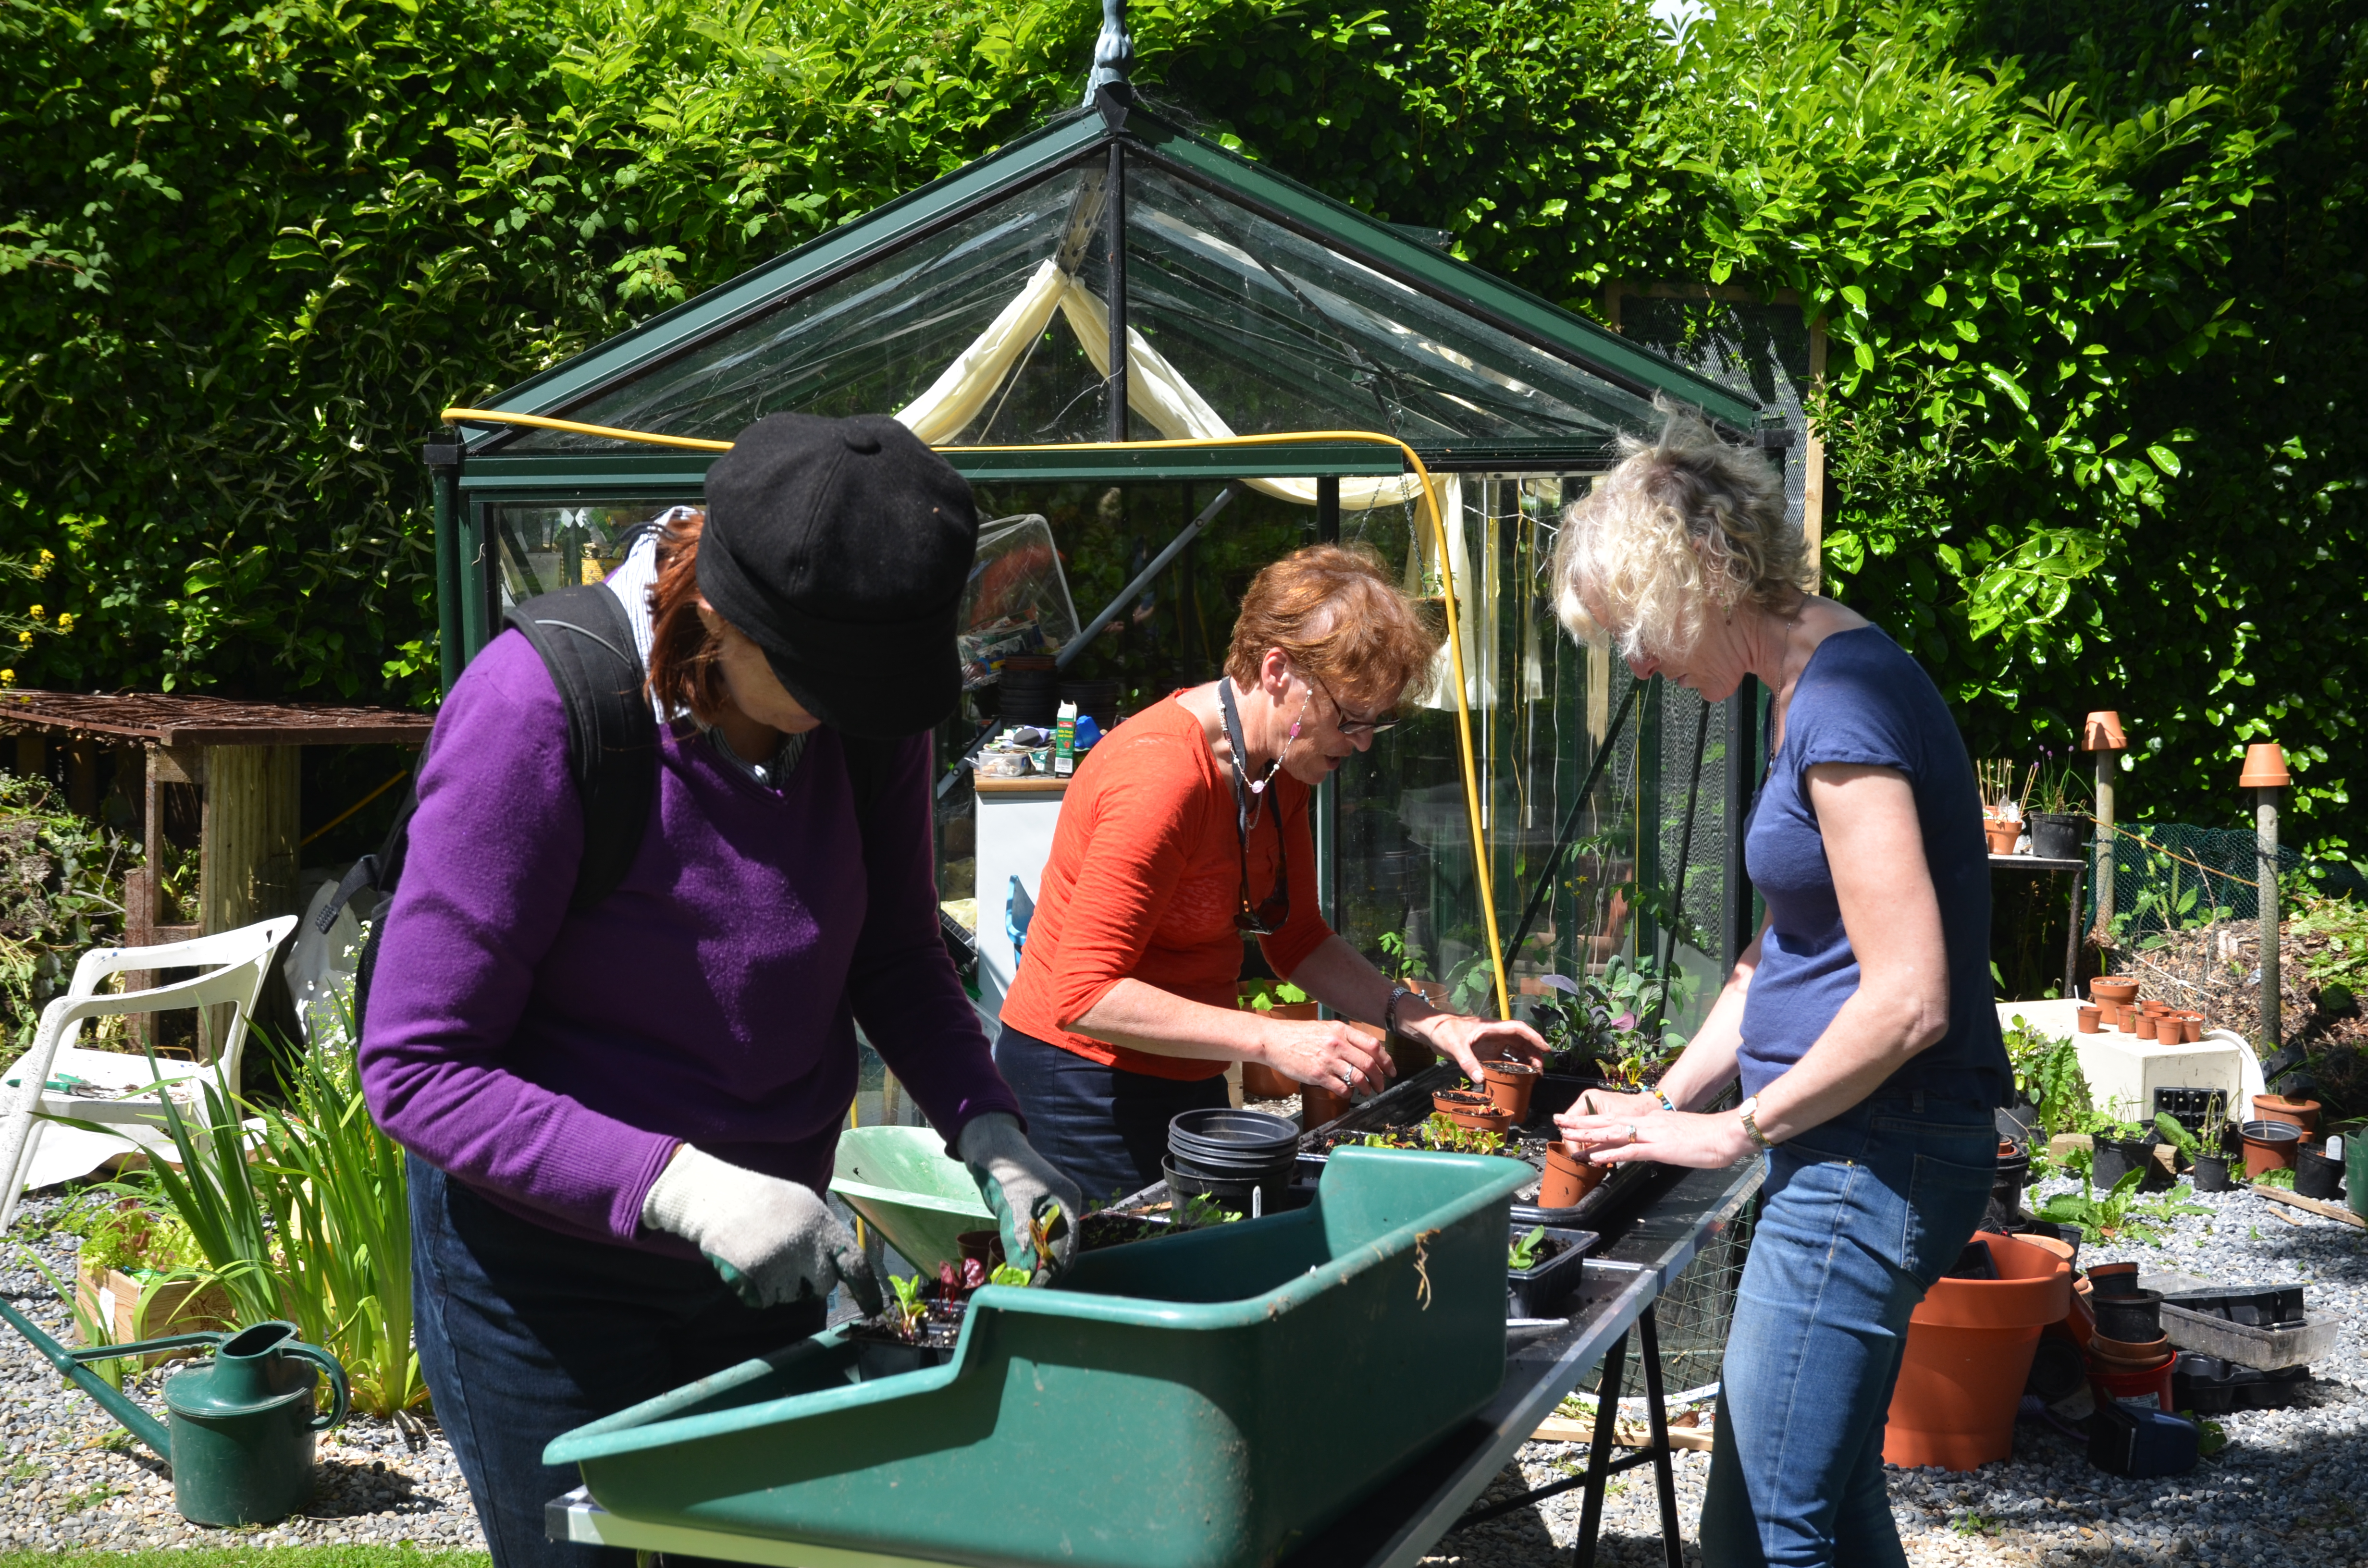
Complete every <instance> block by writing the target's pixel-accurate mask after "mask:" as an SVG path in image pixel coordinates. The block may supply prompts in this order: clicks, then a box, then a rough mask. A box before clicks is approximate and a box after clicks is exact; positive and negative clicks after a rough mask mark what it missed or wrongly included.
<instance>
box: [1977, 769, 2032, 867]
mask: <svg viewBox="0 0 2368 1568" xmlns="http://www.w3.org/2000/svg"><path fill="white" fill-rule="evenodd" d="M2032 771H2033V773H2036V771H2037V769H2036V768H2035V767H2034V768H2033V770H2032ZM1975 776H1976V778H1978V779H1979V780H1980V784H1981V792H1982V835H1983V836H1984V837H1986V838H1987V839H1988V840H1989V845H1990V853H1991V854H1993V855H2011V854H2013V853H2014V851H2015V845H2016V844H2017V842H2018V841H2020V840H2021V837H2022V802H2023V798H2024V797H2025V796H2026V795H2028V794H2029V793H2030V792H2031V778H2029V777H2028V776H2026V777H2025V778H2024V779H2023V783H2022V788H2021V790H2017V789H2016V788H2015V778H2014V764H2013V763H2012V762H2011V761H2009V760H2008V759H2007V758H2004V757H1991V758H1988V759H1987V760H1986V761H1983V762H1980V763H1977V764H1975Z"/></svg>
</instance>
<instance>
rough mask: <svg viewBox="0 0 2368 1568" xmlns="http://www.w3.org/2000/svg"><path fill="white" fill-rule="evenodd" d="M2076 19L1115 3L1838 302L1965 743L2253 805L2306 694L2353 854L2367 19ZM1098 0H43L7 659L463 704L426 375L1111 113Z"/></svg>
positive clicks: (1840, 341) (1518, 188) (512, 349)
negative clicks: (1071, 109)
mask: <svg viewBox="0 0 2368 1568" xmlns="http://www.w3.org/2000/svg"><path fill="white" fill-rule="evenodd" d="M2065 10H2066V8H2065V7H2061V6H2044V5H2031V6H2018V5H2009V4H1982V3H1980V0H1959V3H1958V4H1955V5H1952V6H1936V7H1934V8H1931V9H1929V10H1918V9H1914V8H1910V7H1904V6H1902V7H1891V6H1851V5H1845V4H1841V3H1840V0H1823V3H1819V4H1809V5H1795V4H1787V5H1783V6H1779V5H1776V4H1774V3H1773V0H1731V3H1730V4H1728V5H1726V6H1723V7H1722V8H1721V13H1720V15H1719V16H1718V17H1714V18H1713V19H1712V20H1709V21H1706V22H1703V23H1702V24H1699V25H1698V26H1696V27H1695V28H1693V30H1692V32H1691V35H1690V37H1689V38H1688V40H1686V43H1685V46H1684V47H1683V48H1681V49H1680V48H1674V47H1672V46H1671V44H1670V41H1669V40H1668V39H1667V38H1666V37H1665V36H1664V35H1663V34H1661V33H1660V32H1658V31H1657V30H1656V27H1655V25H1654V24H1653V23H1652V22H1651V20H1650V18H1649V17H1648V16H1647V15H1646V14H1645V10H1644V8H1643V7H1640V6H1635V5H1633V4H1627V3H1615V0H1579V3H1578V4H1575V5H1574V4H1556V5H1547V4H1543V3H1538V0H1427V3H1407V4H1401V5H1395V6H1381V7H1376V8H1374V9H1372V10H1369V11H1368V10H1350V11H1341V12H1326V11H1323V10H1320V9H1317V10H1311V9H1307V8H1304V7H1300V6H1292V5H1287V4H1283V3H1281V0H1201V3H1196V4H1184V5H1142V4H1138V5H1137V6H1135V7H1134V17H1135V25H1136V28H1137V29H1138V43H1139V47H1140V49H1141V51H1142V65H1141V69H1140V73H1139V75H1140V78H1141V80H1142V81H1143V82H1144V84H1145V85H1146V87H1147V89H1148V90H1149V91H1151V92H1153V93H1154V94H1155V95H1156V96H1159V97H1162V98H1163V99H1164V100H1165V101H1168V102H1171V103H1174V104H1176V105H1178V106H1179V107H1180V108H1183V109H1184V110H1185V111H1187V112H1188V113H1189V114H1190V115H1193V116H1196V117H1198V118H1199V119H1200V120H1201V123H1203V124H1204V125H1206V126H1207V127H1208V128H1209V129H1211V130H1212V131H1214V132H1216V133H1217V134H1219V135H1221V136H1224V137H1225V138H1227V139H1228V140H1229V141H1231V142H1233V143H1234V144H1235V145H1238V146H1239V147H1241V148H1242V149H1243V150H1244V151H1245V152H1247V153H1250V154H1251V155H1253V156H1256V157H1260V158H1263V159H1266V160H1269V161H1270V162H1272V163H1274V164H1275V165H1278V166H1280V167H1281V168H1284V169H1286V170H1288V171H1289V172H1291V173H1292V174H1294V175H1296V176H1299V177H1301V178H1304V179H1307V180H1309V181H1311V182H1312V183H1315V184H1316V185H1318V186H1320V187H1324V188H1326V189H1327V190H1330V191H1332V192H1333V193H1335V194H1337V195H1339V196H1341V197H1343V198H1344V199H1349V200H1350V201H1353V202H1356V203H1358V204H1360V205H1361V206H1364V207H1366V208H1368V209H1370V210H1374V211H1375V212H1377V213H1379V214H1380V215H1382V216H1383V217H1386V218H1389V219H1391V220H1393V221H1395V222H1412V223H1422V224H1429V225H1434V226H1443V227H1446V228H1449V229H1451V230H1452V231H1453V233H1455V235H1456V239H1457V244H1458V246H1459V249H1460V250H1461V252H1462V254H1463V255H1465V256H1469V257H1470V258H1472V259H1473V260H1475V261H1477V262H1479V263H1481V264H1482V265H1484V266H1486V267H1491V268H1493V269H1495V270H1497V271H1499V272H1501V273H1503V274H1505V275H1507V276H1508V277H1511V278H1515V279H1516V280H1518V281H1519V282H1520V283H1522V284H1523V285H1525V286H1527V287H1529V288H1531V289H1532V290H1536V291H1538V292H1540V293H1542V294H1544V295H1546V296H1547V297H1549V298H1553V299H1556V300H1559V301H1563V302H1565V304H1568V305H1570V306H1572V307H1574V308H1577V309H1582V310H1588V309H1592V308H1594V304H1595V301H1597V300H1598V299H1599V298H1600V288H1601V285H1602V283H1603V282H1604V281H1606V280H1607V279H1610V278H1640V279H1641V278H1742V279H1745V280H1747V281H1749V282H1753V283H1757V284H1759V285H1761V286H1764V287H1766V288H1769V289H1771V290H1772V289H1775V288H1780V287H1789V288H1794V289H1797V290H1801V292H1802V294H1803V297H1804V299H1807V300H1809V301H1813V302H1814V306H1813V308H1817V309H1821V310H1823V311H1824V312H1826V313H1827V317H1828V320H1829V323H1830V324H1831V329H1832V331H1833V333H1834V335H1835V341H1836V346H1837V352H1836V356H1835V360H1834V364H1835V368H1836V375H1835V377H1834V380H1833V382H1832V388H1831V395H1830V397H1829V398H1828V400H1827V402H1826V403H1824V405H1823V406H1821V408H1820V409H1819V411H1818V417H1819V418H1820V421H1821V423H1822V424H1823V426H1824V427H1825V431H1826V434H1827V438H1828V443H1829V448H1830V450H1831V453H1832V473H1831V480H1832V484H1831V490H1830V494H1832V495H1833V496H1834V498H1835V511H1834V514H1833V518H1832V522H1831V524H1830V525H1829V530H1828V540H1827V571H1828V576H1829V580H1830V581H1831V582H1832V583H1833V584H1834V585H1835V586H1836V588H1837V591H1839V592H1840V593H1841V594H1842V595H1843V596H1844V597H1847V598H1849V599H1850V602H1852V603H1854V604H1856V605H1858V606H1860V607H1861V608H1863V609H1865V610H1866V611H1867V612H1868V613H1869V614H1871V615H1873V616H1874V617H1875V618H1876V619H1880V620H1881V621H1883V622H1884V624H1885V625H1886V626H1889V627H1891V628H1892V629H1893V630H1894V631H1895V632H1896V633H1897V634H1898V635H1900V636H1901V637H1902V638H1903V640H1904V641H1906V642H1908V643H1909V644H1910V645H1911V646H1912V647H1913V648H1914V649H1915V650H1916V651H1917V652H1918V654H1919V655H1920V656H1921V657H1923V658H1924V659H1925V660H1926V661H1927V662H1928V664H1929V665H1930V667H1932V668H1933V669H1934V670H1935V672H1936V673H1937V674H1938V675H1939V676H1941V679H1942V681H1943V684H1944V687H1946V689H1948V690H1949V691H1950V693H1951V695H1952V698H1953V699H1955V700H1956V701H1957V703H1958V704H1959V706H1960V709H1961V711H1962V713H1963V716H1964V722H1965V724H1966V727H1967V729H1968V732H1969V733H1970V735H1971V736H1972V738H1973V740H1974V743H1975V747H1976V749H1977V750H1978V751H1982V752H1985V753H2001V754H2002V753H2012V754H2014V755H2018V756H2030V755H2032V747H2033V746H2034V745H2036V744H2042V743H2046V744H2055V745H2058V746H2061V745H2063V744H2065V743H2066V738H2067V735H2068V732H2069V726H2070V725H2071V723H2072V722H2074V721H2076V720H2077V719H2078V715H2079V714H2080V713H2082V712H2084V711H2085V710H2088V709H2089V708H2091V707H2098V706H2111V707H2118V708H2120V709H2121V710H2123V713H2124V714H2125V716H2126V717H2127V718H2128V720H2129V721H2130V723H2131V726H2132V728H2133V730H2134V732H2135V734H2136V735H2137V736H2138V737H2139V742H2140V747H2141V749H2140V750H2139V751H2138V752H2137V753H2136V754H2135V756H2134V757H2133V760H2132V777H2131V778H2130V779H2129V780H2128V786H2129V787H2128V788H2127V789H2126V790H2125V792H2124V799H2125V801H2128V802H2130V803H2131V805H2133V806H2135V809H2136V810H2137V812H2140V813H2141V814H2160V815H2162V816H2165V817H2172V818H2179V819H2181V820H2188V821H2196V822H2216V821H2222V820H2225V819H2227V818H2229V817H2230V816H2231V815H2232V813H2233V812H2235V811H2236V810H2237V807H2238V804H2239V803H2238V802H2237V800H2236V798H2235V793H2234V772H2235V770H2234V767H2233V763H2234V759H2235V758H2236V756H2237V755H2238V754H2239V752H2240V750H2241V745H2242V744H2243V742H2244V741H2245V740H2246V739H2248V738H2251V737H2253V736H2256V735H2260V734H2272V735H2275V736H2276V737H2277V738H2278V739H2280V740H2282V741H2283V742H2284V743H2285V744H2286V746H2287V748H2288V751H2289V753H2290V754H2291V755H2292V756H2294V759H2295V763H2296V766H2297V768H2298V770H2299V772H2300V788H2299V789H2298V790H2297V791H2296V796H2297V799H2296V801H2295V809H2296V813H2297V815H2298V818H2299V831H2300V833H2301V834H2302V835H2304V836H2305V837H2308V838H2310V839H2313V840H2315V841H2316V843H2317V846H2319V848H2320V849H2321V850H2322V851H2326V852H2331V853H2339V854H2340V853H2349V852H2351V849H2350V846H2351V841H2352V840H2353V839H2355V838H2362V837H2363V836H2368V835H2363V834H2362V831H2361V829H2362V825H2363V824H2361V823H2359V821H2358V819H2357V817H2356V815H2355V813H2354V812H2353V809H2352V807H2351V802H2350V801H2349V798H2348V795H2347V793H2346V780H2347V779H2348V778H2349V777H2350V775H2351V772H2353V771H2356V770H2357V764H2358V762H2359V760H2360V747H2361V733H2362V726H2361V719H2360V715H2359V714H2358V712H2357V711H2356V709H2355V706H2354V695H2353V687H2354V685H2355V684H2356V672H2357V671H2358V668H2359V655H2358V654H2357V653H2355V652H2354V650H2355V648H2356V647H2357V645H2358V644H2359V642H2360V641H2361V637H2360V629H2359V627H2358V616H2359V613H2360V612H2359V610H2358V608H2357V605H2358V601H2359V598H2360V578H2361V575H2362V574H2361V572H2360V570H2359V563H2360V562H2362V560H2363V559H2368V548H2363V547H2368V540H2363V539H2362V534H2363V531H2368V528H2364V527H2363V517H2362V500H2361V492H2360V484H2361V480H2362V466H2361V463H2360V460H2359V459H2358V457H2357V455H2356V453H2357V440H2356V435H2355V432H2356V429H2357V427H2358V424H2359V421H2360V418H2361V415H2362V396H2361V388H2362V375H2363V370H2362V366H2363V364H2364V363H2368V331H2363V324H2362V312H2363V309H2368V304H2363V300H2368V288H2363V286H2362V285H2363V278H2362V258H2361V256H2360V254H2359V245H2360V244H2361V235H2362V234H2363V233H2368V200H2363V195H2368V161H2364V160H2363V157H2362V96H2363V91H2368V88H2364V87H2363V84H2368V28H2363V24H2362V20H2361V18H2360V13H2359V11H2358V8H2357V7H2356V6H2347V5H2344V4H2340V3H2339V0H2297V3H2294V4H2262V3H2259V0H2237V3H2235V4H2231V5H2227V6H2213V7H2210V8H2208V9H2206V8H2203V7H2199V6H2191V5H2170V4H2143V3H2139V0H2108V3H2106V4H2101V5H2099V6H2083V7H2079V8H2078V10H2077V15H2078V17H2080V18H2081V26H2082V28H2084V29H2085V30H2083V31H2080V32H2077V33H2066V32H2064V31H2062V30H2061V29H2062V28H2063V27H2064V25H2065V24H2064V23H2063V21H2062V20H2061V17H2062V15H2063V14H2064V12H2065ZM1098 20H1099V16H1098V7H1095V6H1091V5H1090V4H1088V3H1087V0H1070V3H1065V4H1039V5H1025V4H1012V3H1004V4H962V3H959V0H958V3H957V4H955V5H952V6H944V5H935V6H920V5H916V4H912V3H911V0H889V3H888V4H885V5H872V6H851V5H844V4H840V5H832V4H825V3H819V0H796V3H777V4H772V5H764V4H757V3H742V4H727V5H724V6H706V5H693V4H688V3H686V0H611V3H598V0H574V3H571V0H470V3H466V4H449V5H440V6H421V5H418V4H416V0H345V3H340V4H334V5H333V4H329V3H327V0H308V3H282V4H258V3H257V0H228V3H226V4H225V3H222V0H125V3H120V4H112V5H99V4H86V5H70V4H64V3H62V0H8V4H7V5H6V7H5V8H0V55H5V57H6V59H7V60H8V61H9V70H8V71H7V72H6V73H5V74H0V530H5V533H4V534H0V538H4V539H5V541H6V542H5V544H0V549H5V550H6V551H14V552H17V555H18V557H19V560H20V562H22V563H23V564H24V565H26V566H32V565H37V564H38V562H36V561H34V559H33V554H32V552H33V551H35V550H36V549H39V548H46V549H49V550H51V551H53V552H55V554H56V555H57V557H58V558H59V559H58V562H57V564H56V566H55V567H53V568H52V569H51V570H50V571H49V573H48V574H47V575H46V576H45V577H42V578H40V579H38V580H36V579H34V578H32V577H30V576H28V575H25V574H22V573H20V574H18V575H17V576H16V577H15V578H13V579H10V578H8V577H7V576H6V574H5V573H0V634H5V635H7V636H11V637H15V638H17V639H19V640H20V641H19V644H18V647H17V651H16V653H15V654H14V656H13V659H12V661H10V663H11V665H12V667H13V668H14V670H15V672H16V678H17V680H19V681H20V682H21V683H23V684H28V685H29V684H46V685H61V686H73V687H92V686H117V685H122V686H145V687H156V686H165V687H181V688H189V687H213V688H220V689H222V690H226V691H236V692H244V693H250V694H256V695H265V694H272V693H281V692H292V691H307V692H317V693H324V694H325V693H328V692H337V693H342V694H346V695H348V696H353V697H358V698H370V699H393V700H398V701H409V702H425V701H427V700H430V699H432V695H433V691H432V688H433V681H434V675H435V667H436V661H435V657H434V648H433V626H434V616H433V614H432V606H431V603H430V597H431V582H430V578H429V574H428V567H427V527H426V520H425V517H424V512H423V506H422V501H423V491H422V483H421V476H420V473H419V472H418V470H417V467H416V454H415V449H416V443H417V442H418V441H419V440H420V439H422V438H423V437H426V436H427V435H428V434H429V433H431V431H432V430H433V428H434V415H435V411H436V410H437V409H438V407H439V406H441V405H442V404H444V403H447V402H450V401H452V400H455V399H466V398H470V397H474V396H480V395H483V394H484V392H489V391H492V390H494V389H496V388H498V387H500V386H502V385H504V384H507V383H508V382H510V381H515V380H518V379H519V378H521V377H523V376H525V375H526V374H529V373H530V372H531V371H533V370H535V369H540V368H541V367H543V366H545V365H548V364H550V363H552V361H554V360H555V359H557V358H561V357H563V356H564V355H566V354H568V353H571V352H573V351H575V349H577V348H579V347H583V346H584V345H586V344H587V343H590V342H594V341H597V340H598V339H599V338H600V337H602V336H604V335H607V334H609V333H611V332H614V331H616V330H617V329H618V328H620V326H622V325H625V324H629V323H631V322H632V321H634V320H637V319H641V318H642V317H644V316H646V315H647V314H649V313H650V312H653V311H655V310H656V309H658V308H661V307H663V306H664V305H666V304H668V303H671V302H672V301H676V300H677V299H680V298H682V297H684V296H685V294H686V293H688V292H690V291H695V290H698V289H700V288H704V287H706V286H707V285H709V284H712V283H713V282H716V281H720V280H721V279H723V278H727V277H730V276H732V275H733V274H734V273H736V272H738V271H740V270H742V269H744V268H746V267H748V266H749V265H751V264H753V263H754V262H756V261H757V260H760V259H762V258H764V257H767V256H772V255H775V254H778V253H779V252H780V251H781V250H783V249H786V248H788V247H789V246H791V245H792V244H797V243H799V242H800V241H802V240H803V239H805V238H807V237H809V236H811V235H812V234H814V233H818V232H820V231H821V230H822V229H823V228H825V227H826V226H828V225H830V224H833V223H837V222H843V221H845V220H847V219H848V218H850V217H853V216H855V215H857V214H859V213H860V212H862V211H864V210H867V209H868V208H870V207H871V206H872V205H874V204H876V203H877V202H879V201H880V200H882V199H885V198H887V197H889V196H891V195H894V194H895V193H896V192H898V191H901V190H904V189H906V188H909V187H912V186H914V185H916V184H917V183H919V182H921V181H923V180H925V179H928V178H929V177H932V176H935V175H937V174H939V173H941V172H943V171H944V170H946V169H949V168H951V167H953V166H955V165H958V164H960V163H961V162H962V161H963V160H965V159H968V158H970V157H973V156H975V155H977V154H978V153H982V152H985V151H986V150H988V149H989V148H991V147H993V146H995V145H996V144H997V143H999V142H1002V141H1005V140H1008V138H1009V137H1011V136H1012V135H1014V134H1015V133H1017V132H1018V131H1020V130H1022V129H1024V128H1025V127H1026V126H1028V125H1030V123H1033V122H1034V121H1035V120H1036V119H1038V118H1040V117H1041V116H1042V115H1043V114H1044V113H1046V112H1049V111H1051V110H1053V109H1055V108H1061V107H1064V106H1065V105H1067V104H1069V103H1071V102H1073V101H1075V97H1076V92H1077V89H1078V86H1079V81H1080V78H1081V76H1082V72H1083V64H1084V62H1085V59H1086V57H1087V49H1088V42H1089V40H1090V37H1091V34H1092V32H1093V29H1094V28H1095V26H1096V25H1097V23H1098ZM37 604H38V605H39V606H40V616H39V617H36V616H34V614H33V608H34V606H35V605H37ZM61 612H64V615H67V616H71V617H72V618H73V619H72V620H71V621H70V622H65V621H64V620H63V617H62V615H61ZM10 617H13V618H14V619H6V618H10ZM2125 809H2126V808H2125Z"/></svg>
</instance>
